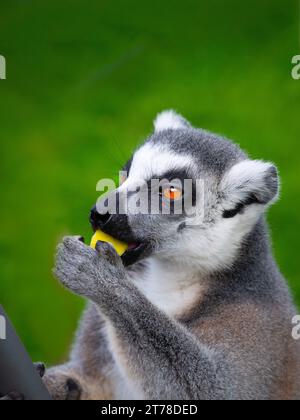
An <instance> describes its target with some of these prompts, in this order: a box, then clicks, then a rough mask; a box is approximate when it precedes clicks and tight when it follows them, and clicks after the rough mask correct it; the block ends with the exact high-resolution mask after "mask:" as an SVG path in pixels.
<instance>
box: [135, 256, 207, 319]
mask: <svg viewBox="0 0 300 420" xmlns="http://www.w3.org/2000/svg"><path fill="white" fill-rule="evenodd" d="M135 284H136V286H137V287H138V288H139V289H140V291H141V292H142V293H143V294H144V295H145V296H146V297H147V298H148V299H149V301H150V302H151V303H152V304H153V305H155V306H156V307H158V308H159V309H160V310H162V311H163V312H164V313H166V314H167V315H168V316H179V315H181V314H183V313H184V312H186V311H187V310H188V309H190V308H191V307H192V306H193V304H195V303H196V302H197V301H199V300H200V298H201V296H202V295H203V292H204V290H205V287H204V285H203V284H202V283H201V281H200V279H199V277H197V276H194V275H193V274H191V273H188V272H187V271H186V269H184V270H180V267H172V266H166V265H165V264H163V263H160V262H159V261H157V260H154V259H153V260H150V261H149V266H148V268H147V269H146V271H145V273H144V275H143V277H142V278H140V277H137V279H136V281H135Z"/></svg>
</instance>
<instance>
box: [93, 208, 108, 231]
mask: <svg viewBox="0 0 300 420" xmlns="http://www.w3.org/2000/svg"><path fill="white" fill-rule="evenodd" d="M111 217H112V216H111V214H109V213H106V214H100V213H98V211H97V207H96V206H95V207H93V208H92V210H91V214H90V223H91V225H92V227H93V229H94V230H97V229H103V228H104V226H105V225H106V224H107V223H108V222H109V221H110V219H111Z"/></svg>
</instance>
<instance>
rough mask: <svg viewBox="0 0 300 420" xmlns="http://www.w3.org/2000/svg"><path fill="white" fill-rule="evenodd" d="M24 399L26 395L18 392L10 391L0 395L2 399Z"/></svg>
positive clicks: (0, 399)
mask: <svg viewBox="0 0 300 420" xmlns="http://www.w3.org/2000/svg"><path fill="white" fill-rule="evenodd" d="M24 399H25V398H24V396H23V395H22V394H19V393H18V392H10V393H9V394H7V395H4V396H1V395H0V401H23V400H24Z"/></svg>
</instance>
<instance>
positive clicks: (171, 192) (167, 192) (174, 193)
mask: <svg viewBox="0 0 300 420" xmlns="http://www.w3.org/2000/svg"><path fill="white" fill-rule="evenodd" d="M163 196H164V197H165V198H166V199H167V200H170V201H176V200H180V199H181V197H182V191H181V190H180V189H179V188H176V187H166V188H164V189H163Z"/></svg>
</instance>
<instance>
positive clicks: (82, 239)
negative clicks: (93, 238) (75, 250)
mask: <svg viewBox="0 0 300 420" xmlns="http://www.w3.org/2000/svg"><path fill="white" fill-rule="evenodd" d="M78 240H79V241H80V242H82V243H83V244H84V237H83V236H80V237H79V238H78Z"/></svg>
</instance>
